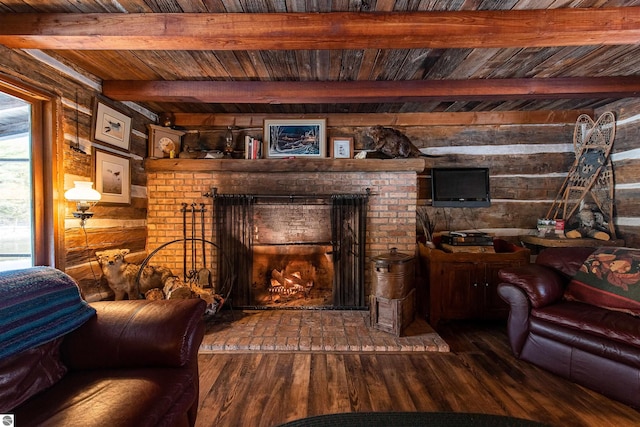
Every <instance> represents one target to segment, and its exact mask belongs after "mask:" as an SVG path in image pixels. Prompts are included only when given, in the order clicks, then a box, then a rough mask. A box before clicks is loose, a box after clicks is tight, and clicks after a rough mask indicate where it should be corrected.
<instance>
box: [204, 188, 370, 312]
mask: <svg viewBox="0 0 640 427" xmlns="http://www.w3.org/2000/svg"><path fill="white" fill-rule="evenodd" d="M211 194H212V197H213V199H214V219H215V234H216V244H217V245H218V247H219V249H220V252H221V253H225V254H226V256H228V258H229V259H230V261H231V262H230V263H228V264H225V263H219V265H220V266H221V268H220V269H219V271H218V274H219V275H220V277H228V275H231V276H232V277H234V278H235V283H234V286H233V288H232V291H231V303H232V304H233V305H234V306H235V307H252V308H257V307H260V308H262V307H264V308H267V307H278V308H291V307H296V308H364V307H366V300H365V284H364V269H365V237H366V206H367V201H368V198H369V195H370V194H369V191H367V193H365V194H329V195H286V196H284V195H266V194H260V195H247V194H218V193H217V191H216V189H212V192H211ZM227 269H230V270H227Z"/></svg>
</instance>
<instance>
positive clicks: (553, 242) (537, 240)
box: [518, 234, 624, 248]
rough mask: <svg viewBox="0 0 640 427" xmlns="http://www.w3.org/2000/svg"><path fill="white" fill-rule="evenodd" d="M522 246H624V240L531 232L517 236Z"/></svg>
mask: <svg viewBox="0 0 640 427" xmlns="http://www.w3.org/2000/svg"><path fill="white" fill-rule="evenodd" d="M518 239H520V241H521V242H522V246H525V247H527V245H531V246H541V247H545V248H576V247H582V248H597V247H599V246H624V240H622V239H612V240H598V239H568V238H560V237H538V236H534V235H533V234H528V235H524V236H518Z"/></svg>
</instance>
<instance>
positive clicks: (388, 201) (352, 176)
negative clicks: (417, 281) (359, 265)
mask: <svg viewBox="0 0 640 427" xmlns="http://www.w3.org/2000/svg"><path fill="white" fill-rule="evenodd" d="M145 168H146V169H147V171H148V172H149V173H148V176H147V190H148V215H147V229H148V236H147V245H146V246H147V252H148V253H151V252H152V251H153V250H154V249H156V248H158V247H159V246H161V245H163V244H164V243H166V242H168V241H172V240H177V239H181V238H182V237H183V236H184V233H185V229H186V230H187V232H190V231H191V225H190V224H188V225H187V226H186V227H185V225H184V224H183V216H182V214H181V213H180V208H181V206H182V204H183V203H187V204H192V203H195V204H198V205H201V204H203V205H205V207H206V209H207V214H206V215H204V226H203V227H202V233H204V234H205V235H206V236H205V238H207V239H210V240H211V241H215V239H216V236H215V234H216V227H215V225H214V215H213V214H214V212H213V210H214V206H213V200H212V197H208V196H205V195H206V194H209V193H210V192H211V190H212V188H215V189H216V190H217V191H218V192H219V193H221V194H251V195H281V196H289V195H317V194H322V195H327V194H364V193H366V191H367V189H369V191H370V196H369V198H368V203H367V206H366V219H365V220H366V236H365V238H364V241H365V251H364V252H365V253H364V255H365V258H364V259H365V277H364V293H365V296H368V295H369V294H370V287H371V271H370V270H371V268H370V260H371V258H372V257H375V256H377V255H379V254H381V253H385V252H387V251H389V250H390V249H391V248H392V247H395V248H398V250H399V251H402V252H408V253H413V252H414V251H415V233H416V223H415V210H416V199H417V172H419V171H421V170H422V169H423V168H424V163H423V161H422V160H420V159H405V160H330V159H326V160H324V159H323V160H320V159H313V160H311V159H304V160H303V159H293V160H290V159H278V160H254V161H247V160H227V159H223V160H182V159H181V160H175V159H174V160H170V159H163V160H147V162H146V163H145ZM255 214H256V215H255V216H254V221H253V229H252V230H251V232H252V234H253V236H252V237H253V238H254V239H255V242H254V249H255V251H254V253H253V259H254V262H255V260H257V261H258V263H259V264H260V263H261V262H262V263H263V264H264V263H265V262H267V261H266V260H267V259H268V258H269V257H271V258H273V257H276V258H279V259H281V260H283V259H285V260H286V258H287V257H288V256H289V254H290V253H291V252H292V251H293V252H297V253H298V254H302V258H305V259H312V260H314V261H313V262H312V263H311V264H312V265H313V268H311V267H301V266H296V265H295V263H294V265H292V266H290V267H291V268H290V269H288V270H287V271H282V272H283V273H285V274H291V273H294V272H295V271H293V270H296V267H298V268H297V269H298V270H299V269H302V270H304V269H305V268H307V270H306V271H305V272H304V274H305V275H306V276H310V275H312V276H313V280H314V287H316V290H321V291H322V290H323V289H324V291H322V292H325V293H324V294H323V293H322V292H316V293H315V294H314V298H319V299H322V298H325V296H326V292H330V290H327V289H328V288H330V284H327V283H326V282H327V278H326V277H327V276H332V273H333V272H332V271H331V268H332V263H331V262H330V259H331V254H330V252H331V245H330V241H331V236H330V230H331V227H330V224H329V216H330V209H328V208H327V206H326V204H312V203H306V204H305V203H298V204H290V206H289V209H288V213H287V214H283V213H282V212H279V211H278V209H275V208H274V207H273V204H264V205H262V206H258V209H256V212H255ZM274 218H275V219H276V220H275V221H274ZM269 222H271V225H268V223H269ZM273 223H279V224H281V227H280V228H279V229H278V228H277V227H274V226H273ZM194 228H197V230H196V231H197V232H200V226H199V225H198V227H194ZM178 246H179V245H175V247H172V246H167V247H166V248H164V249H162V250H161V251H159V252H158V253H157V254H156V255H155V256H154V257H153V260H152V263H153V264H159V265H165V266H167V267H169V268H171V269H172V271H174V273H176V274H180V273H181V272H182V271H183V262H184V260H185V257H186V258H190V257H191V256H192V254H193V256H194V257H198V258H200V255H199V254H198V253H197V252H198V251H191V250H188V251H184V250H183V249H182V248H180V247H178ZM206 259H207V262H208V263H209V265H207V267H208V268H209V269H210V270H211V271H212V273H213V274H212V277H216V274H215V273H216V272H217V269H218V266H217V265H216V257H215V255H214V254H209V255H208V256H207V257H206ZM201 261H202V260H200V259H198V260H195V264H199V263H201ZM193 262H194V260H191V259H187V264H191V263H193ZM280 265H285V264H282V263H281V264H280ZM240 268H249V267H248V266H242V267H240ZM251 268H253V266H252V267H251ZM269 268H270V267H269V266H264V268H263V270H262V271H261V270H260V269H259V268H258V269H253V270H252V281H255V280H256V276H259V275H266V274H271V272H270V271H269V272H267V270H268V269H269ZM282 270H284V269H282ZM312 270H315V271H312ZM278 272H280V270H278ZM294 280H297V279H294ZM329 281H330V280H329ZM305 283H307V278H305V279H300V284H301V286H304V284H305ZM323 295H324V296H323ZM273 296H274V295H264V294H263V295H262V297H263V298H266V299H269V297H272V299H273ZM305 297H307V298H308V297H309V295H304V294H303V296H301V297H300V298H305ZM277 298H279V299H280V300H282V299H283V296H282V295H278V296H277ZM314 304H315V303H314ZM301 305H306V303H301ZM320 305H322V303H320Z"/></svg>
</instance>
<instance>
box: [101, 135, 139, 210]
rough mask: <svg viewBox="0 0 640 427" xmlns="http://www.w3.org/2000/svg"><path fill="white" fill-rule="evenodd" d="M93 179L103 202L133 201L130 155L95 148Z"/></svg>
mask: <svg viewBox="0 0 640 427" xmlns="http://www.w3.org/2000/svg"><path fill="white" fill-rule="evenodd" d="M93 158H94V159H95V160H94V161H95V164H94V169H93V174H94V176H93V181H94V182H95V183H96V190H97V191H98V192H99V193H101V194H102V199H101V203H108V204H117V205H128V204H130V203H131V164H130V161H129V158H128V157H125V156H121V155H118V154H113V153H108V152H106V151H102V150H98V149H95V148H94V149H93Z"/></svg>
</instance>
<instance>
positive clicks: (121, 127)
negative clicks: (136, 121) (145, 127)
mask: <svg viewBox="0 0 640 427" xmlns="http://www.w3.org/2000/svg"><path fill="white" fill-rule="evenodd" d="M130 137H131V117H129V116H127V115H126V114H124V113H122V112H120V111H118V110H116V109H114V108H112V107H110V106H108V105H107V104H105V103H103V102H100V100H96V107H95V108H94V111H93V139H94V140H95V141H100V142H104V143H106V144H109V145H111V146H113V147H116V148H121V149H123V150H126V151H129V139H130Z"/></svg>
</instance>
